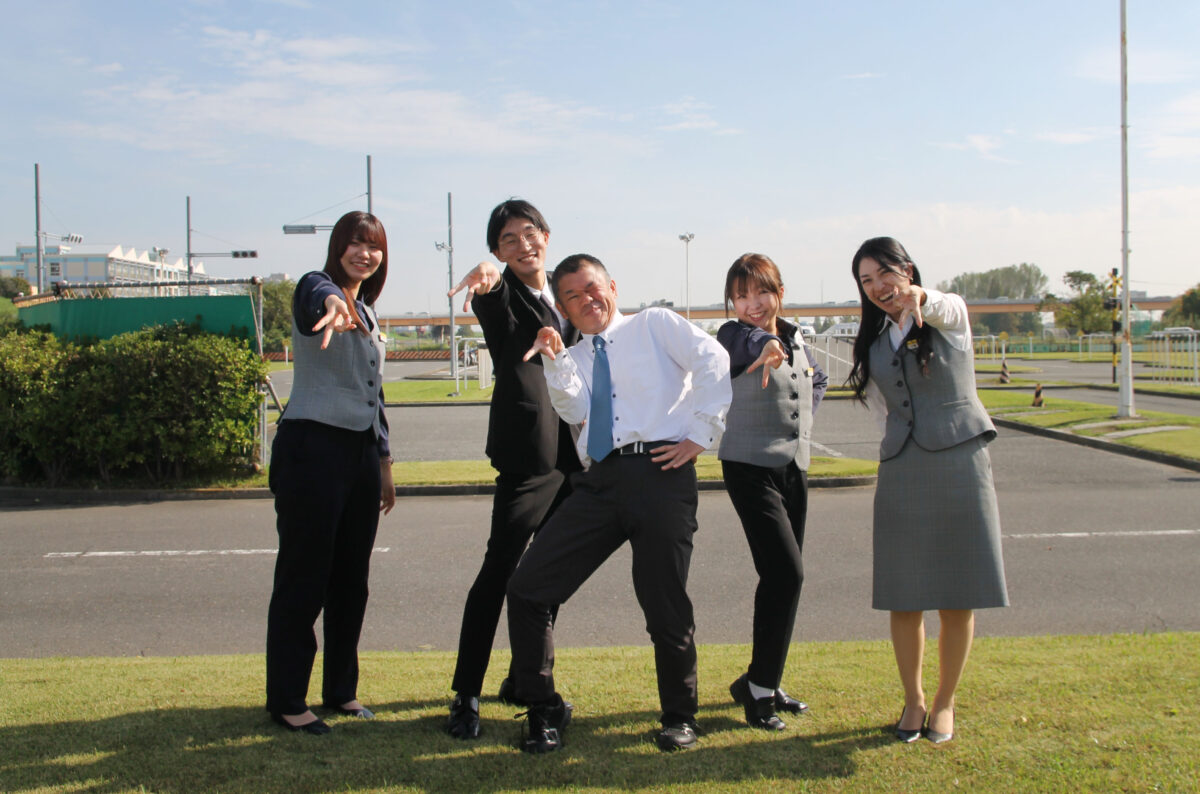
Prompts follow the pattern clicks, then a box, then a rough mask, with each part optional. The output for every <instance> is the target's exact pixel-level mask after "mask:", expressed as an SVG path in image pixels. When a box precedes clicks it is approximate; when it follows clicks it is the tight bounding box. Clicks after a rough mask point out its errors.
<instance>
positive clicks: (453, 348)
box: [434, 193, 458, 383]
mask: <svg viewBox="0 0 1200 794" xmlns="http://www.w3.org/2000/svg"><path fill="white" fill-rule="evenodd" d="M434 246H435V247H436V248H437V249H438V250H439V251H445V252H446V261H447V264H448V267H449V273H448V280H447V285H448V286H447V290H452V289H454V194H453V193H447V194H446V242H444V243H434ZM447 301H448V302H449V304H450V375H451V377H453V378H454V381H455V383H457V382H458V349H457V348H458V326H456V325H455V324H454V298H453V297H450V298H447Z"/></svg>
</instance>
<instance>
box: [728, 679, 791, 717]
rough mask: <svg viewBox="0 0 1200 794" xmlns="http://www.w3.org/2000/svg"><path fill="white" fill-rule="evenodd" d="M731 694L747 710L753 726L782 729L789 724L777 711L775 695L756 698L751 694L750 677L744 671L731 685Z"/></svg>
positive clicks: (747, 715)
mask: <svg viewBox="0 0 1200 794" xmlns="http://www.w3.org/2000/svg"><path fill="white" fill-rule="evenodd" d="M729 694H730V695H731V696H732V697H733V699H734V701H736V702H737V703H739V704H740V705H741V707H742V710H743V711H745V712H746V722H747V723H748V724H749V725H750V726H751V727H753V728H762V729H763V730H765V731H782V730H783V729H784V728H786V727H787V724H786V723H785V722H784V721H783V720H781V719H779V715H778V714H776V713H775V696H774V694H770V695H767V696H766V697H763V698H757V699H755V697H754V695H752V694H750V677H749V675H747V674H745V673H743V674H742V676H741V677H740V678H738V680H736V681H734V682H733V683H732V684H730V685H729Z"/></svg>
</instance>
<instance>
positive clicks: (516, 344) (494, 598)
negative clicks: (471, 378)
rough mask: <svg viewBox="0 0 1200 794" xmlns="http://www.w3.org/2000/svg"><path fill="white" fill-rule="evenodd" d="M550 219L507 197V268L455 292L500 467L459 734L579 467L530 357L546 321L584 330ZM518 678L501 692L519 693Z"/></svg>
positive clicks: (469, 638) (472, 602)
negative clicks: (478, 367)
mask: <svg viewBox="0 0 1200 794" xmlns="http://www.w3.org/2000/svg"><path fill="white" fill-rule="evenodd" d="M549 240H550V226H549V225H548V224H547V223H546V219H545V218H543V217H542V214H541V213H540V212H538V210H537V209H536V208H535V207H534V206H533V205H532V204H530V203H529V202H527V201H522V200H520V199H509V200H508V201H505V202H503V203H501V204H500V205H499V206H497V207H496V208H495V209H494V210H492V215H491V218H490V219H489V220H488V227H487V244H488V250H490V251H491V252H492V255H493V256H495V257H496V258H497V259H498V260H500V261H501V262H503V263H504V264H505V265H506V267H505V268H504V271H503V272H501V271H500V270H499V269H498V268H497V266H496V265H494V264H492V263H491V262H481V263H479V265H477V266H476V267H475V268H474V269H472V270H471V272H470V273H468V274H467V275H466V276H465V277H464V278H463V280H462V281H460V282H459V283H458V285H457V286H456V287H455V288H454V289H453V290H451V291H450V295H451V296H453V295H454V294H456V293H458V292H460V291H463V290H466V291H467V299H466V303H465V305H464V306H463V310H464V311H469V310H470V307H471V306H472V304H473V305H474V308H475V316H476V318H477V319H478V320H479V324H480V326H482V328H483V336H484V339H485V340H486V341H487V346H488V352H489V353H490V354H491V356H492V359H493V362H494V368H495V377H496V386H495V389H494V390H493V392H492V406H491V413H490V416H489V419H488V437H487V447H486V452H487V455H488V457H489V458H490V459H491V462H492V466H493V468H495V469H496V471H497V472H498V474H497V476H496V495H495V499H494V501H493V503H492V526H491V534H490V536H489V537H488V543H487V550H486V552H485V553H484V556H483V565H482V567H480V569H479V574H478V575H477V576H476V578H475V583H474V584H473V585H472V586H471V590H470V592H469V593H468V595H467V603H466V605H465V607H464V608H463V620H462V629H461V631H460V634H459V640H458V661H457V664H456V666H455V670H454V681H453V683H452V685H451V686H452V688H453V689H454V692H455V696H454V701H453V702H452V703H451V705H450V717H449V719H448V720H447V722H446V730H447V731H448V732H449V733H450V734H451V735H452V736H455V737H457V738H460V739H474V738H476V737H478V736H479V695H480V692H481V690H482V688H483V677H484V673H486V672H487V666H488V660H489V658H490V656H491V652H492V642H493V640H494V639H495V635H496V625H497V624H498V623H499V621H500V609H501V607H502V606H503V604H504V593H505V588H506V587H507V585H508V578H509V576H510V575H511V574H512V572H513V570H514V569H515V568H516V567H517V563H518V562H519V561H520V559H521V555H522V554H523V553H524V551H525V547H526V545H527V544H528V543H529V539H530V538H531V537H532V536H533V535H534V533H536V532H537V531H538V529H539V528H540V527H541V526H542V524H543V523H544V522H545V521H546V519H547V518H549V516H550V514H551V513H552V512H553V511H554V509H555V508H556V507H557V506H558V504H559V503H560V502H562V500H563V499H564V498H566V496H567V494H568V493H570V484H569V482H570V480H569V475H570V474H571V473H572V472H576V471H579V470H580V468H581V466H580V462H579V456H578V454H577V453H576V451H575V444H574V436H573V435H572V432H571V429H570V428H569V427H568V426H567V424H566V423H564V422H563V421H562V420H561V419H559V417H558V414H556V413H555V412H554V407H553V406H552V405H551V404H550V395H549V393H548V392H547V389H546V378H545V377H544V376H543V374H542V362H541V359H540V357H535V358H534V359H533V360H531V361H525V360H524V358H523V357H524V354H525V352H526V351H527V350H529V348H530V347H532V346H533V343H534V340H535V339H536V338H537V335H538V332H539V331H540V330H541V329H542V328H543V327H544V326H550V327H553V328H558V329H560V330H561V331H562V335H563V340H564V342H565V343H566V344H572V343H574V342H575V341H577V340H578V339H579V332H578V331H576V330H575V329H574V328H573V327H572V326H571V325H570V323H568V322H566V320H565V319H564V318H563V317H562V315H561V314H559V313H558V311H557V310H556V309H555V308H554V298H553V296H552V294H551V292H550V285H549V284H548V283H547V280H546V246H547V244H548V242H549ZM513 697H514V695H513V691H512V687H511V684H510V680H509V679H508V678H506V679H505V680H504V683H502V684H501V686H500V699H501V700H503V701H506V702H512V701H513Z"/></svg>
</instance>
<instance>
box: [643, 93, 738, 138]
mask: <svg viewBox="0 0 1200 794" xmlns="http://www.w3.org/2000/svg"><path fill="white" fill-rule="evenodd" d="M710 110H712V105H709V104H706V103H704V102H701V101H699V100H697V99H696V98H695V97H690V96H686V97H683V98H682V99H680V100H678V101H676V102H670V103H668V104H666V105H663V107H662V111H663V113H665V114H666V115H667V116H669V117H671V118H673V119H677V121H673V122H670V123H668V124H662V125H659V126H658V127H657V129H659V130H661V131H663V132H684V131H687V130H706V131H709V132H712V133H713V134H714V135H737V134H740V130H738V129H736V128H734V127H726V126H724V125H722V124H721V123H720V122H718V121H717V120H716V119H714V118H713V117H712V116H711V115H710V114H709V111H710Z"/></svg>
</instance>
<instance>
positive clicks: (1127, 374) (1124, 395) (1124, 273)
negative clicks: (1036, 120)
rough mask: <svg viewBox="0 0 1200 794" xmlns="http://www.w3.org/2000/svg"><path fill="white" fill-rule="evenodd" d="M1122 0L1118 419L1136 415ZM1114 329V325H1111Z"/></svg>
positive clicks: (1127, 102) (1127, 78)
mask: <svg viewBox="0 0 1200 794" xmlns="http://www.w3.org/2000/svg"><path fill="white" fill-rule="evenodd" d="M1125 44H1126V42H1125V0H1121V315H1122V316H1121V320H1122V324H1121V372H1120V378H1119V381H1120V385H1119V386H1118V387H1117V389H1118V394H1119V395H1120V404H1119V405H1118V406H1117V416H1118V417H1119V418H1121V419H1125V418H1130V417H1134V416H1137V411H1136V410H1135V409H1134V407H1133V340H1132V338H1131V337H1130V335H1129V330H1130V329H1129V119H1128V105H1129V64H1128V61H1127V59H1126V55H1125V49H1126V47H1125ZM1114 331H1115V329H1114Z"/></svg>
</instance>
